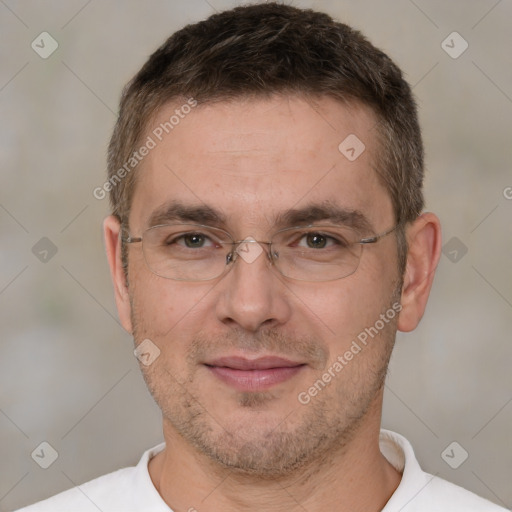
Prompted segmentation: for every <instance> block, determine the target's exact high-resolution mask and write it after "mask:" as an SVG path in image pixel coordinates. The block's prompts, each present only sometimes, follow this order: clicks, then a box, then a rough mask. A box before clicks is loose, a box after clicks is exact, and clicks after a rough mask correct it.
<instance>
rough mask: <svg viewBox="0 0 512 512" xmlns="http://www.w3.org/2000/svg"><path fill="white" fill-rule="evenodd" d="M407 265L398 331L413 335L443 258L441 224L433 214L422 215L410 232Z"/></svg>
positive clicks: (408, 232)
mask: <svg viewBox="0 0 512 512" xmlns="http://www.w3.org/2000/svg"><path fill="white" fill-rule="evenodd" d="M406 236H407V243H408V246H409V249H408V253H407V264H406V268H405V273H404V284H403V287H402V297H401V304H402V310H401V311H400V316H399V317H398V325H397V327H398V330H400V331H403V332H409V331H412V330H414V329H415V328H416V327H417V325H418V324H419V322H420V320H421V318H422V317H423V313H424V312H425V308H426V306H427V300H428V296H429V294H430V289H431V288H432V282H433V281H434V274H435V270H436V267H437V264H438V263H439V258H440V256H441V223H440V222H439V219H438V218H437V216H436V215H434V214H433V213H424V214H422V215H420V216H419V217H418V218H417V219H416V220H415V221H414V222H413V223H412V224H411V225H410V226H409V227H408V229H407V232H406Z"/></svg>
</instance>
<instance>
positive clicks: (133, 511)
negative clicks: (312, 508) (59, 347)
mask: <svg viewBox="0 0 512 512" xmlns="http://www.w3.org/2000/svg"><path fill="white" fill-rule="evenodd" d="M164 446H165V444H164V443H162V444H160V445H158V446H156V447H154V448H152V449H150V450H148V451H146V452H145V453H144V455H143V456H142V458H141V459H140V462H139V463H138V464H137V466H135V467H129V468H124V469H120V470H118V471H115V472H114V473H110V474H108V475H105V476H102V477H99V478H96V479H95V480H91V481H90V482H88V483H86V484H83V485H80V486H78V487H74V488H72V489H69V490H68V491H65V492H62V493H60V494H57V495H56V496H54V497H52V498H49V499H47V500H44V501H41V502H39V503H36V504H35V505H31V506H29V507H25V508H23V509H20V510H19V511H18V512H98V510H101V511H102V512H172V510H171V509H170V508H169V507H168V506H167V505H166V504H165V502H164V501H163V500H162V498H161V497H160V495H159V494H158V491H157V490H156V489H155V486H154V485H153V483H152V481H151V478H150V476H149V471H148V462H149V461H150V459H151V458H152V457H153V456H154V455H156V454H157V453H158V452H160V451H162V450H163V449H164ZM380 450H381V452H382V454H383V455H384V456H385V457H386V459H387V460H388V461H389V462H390V463H391V464H392V465H393V466H394V467H395V468H396V469H397V470H398V471H399V472H400V473H402V480H401V482H400V485H399V486H398V488H397V489H396V491H395V492H394V494H393V496H391V498H390V500H389V501H388V503H387V504H386V506H385V507H384V508H383V509H382V512H477V511H478V512H500V511H501V512H505V510H506V509H504V508H502V507H499V506H497V505H494V504H493V503H491V502H490V501H487V500H484V499H483V498H480V497H478V496H477V495H476V494H473V493H471V492H469V491H466V490H465V489H463V488H462V487H458V486H456V485H454V484H451V483H449V482H447V481H446V480H442V479H441V478H438V477H436V476H433V475H430V474H428V473H425V472H424V471H422V470H421V468H420V466H419V464H418V461H417V460H416V457H415V455H414V451H413V449H412V446H411V444H410V443H409V441H407V439H405V438H404V437H402V436H401V435H399V434H396V433H394V432H390V431H389V430H381V433H380Z"/></svg>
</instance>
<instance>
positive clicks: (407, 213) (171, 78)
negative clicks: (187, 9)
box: [108, 2, 424, 271]
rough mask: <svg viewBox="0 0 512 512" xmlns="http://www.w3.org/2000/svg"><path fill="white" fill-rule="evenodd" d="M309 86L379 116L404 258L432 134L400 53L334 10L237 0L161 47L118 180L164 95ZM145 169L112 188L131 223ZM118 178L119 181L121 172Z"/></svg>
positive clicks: (115, 147) (120, 131)
mask: <svg viewBox="0 0 512 512" xmlns="http://www.w3.org/2000/svg"><path fill="white" fill-rule="evenodd" d="M272 94H300V95H305V96H310V97H319V96H329V97H332V98H335V99H337V100H340V101H342V102H350V101H354V102H360V103H362V104H364V105H366V106H368V107H370V108H371V109H372V111H373V112H374V113H375V115H376V117H377V119H378V130H377V133H378V135H379V137H378V139H379V143H380V153H379V158H378V159H377V160H378V163H379V165H378V169H377V172H378V174H379V176H380V179H381V180H382V183H383V185H384V186H385V187H386V189H387V190H388V191H389V194H390V196H391V199H392V203H393V208H394V214H395V217H396V222H397V223H398V224H400V226H401V228H400V229H399V230H398V239H399V244H398V251H399V265H400V269H401V271H403V270H404V268H405V261H406V256H407V245H406V242H405V236H404V232H403V228H402V226H403V225H404V224H405V223H406V222H409V221H412V220H414V219H416V218H417V216H418V215H419V214H420V213H421V210H422V209H423V205H424V199H423V192H422V186H423V144H422V140H421V132H420V128H419V124H418V119H417V112H416V104H415V101H414V98H413V96H412V92H411V88H410V87H409V85H408V84H407V82H406V81H405V80H404V79H403V77H402V73H401V71H400V69H399V68H398V67H397V66H396V65H395V64H394V63H393V62H392V61H391V59H390V58H389V57H388V56H387V55H386V54H384V53H383V52H382V51H380V50H379V49H377V48H375V47H374V46H373V45H372V44H371V43H370V42H369V41H368V40H367V39H366V38H365V37H363V36H362V35H361V33H360V32H358V31H356V30H354V29H352V28H351V27H349V26H347V25H345V24H343V23H339V22H336V21H334V20H333V19H332V18H331V17H330V16H329V15H327V14H325V13H321V12H316V11H313V10H310V9H299V8H296V7H291V6H288V5H282V4H278V3H275V2H269V3H267V4H257V5H249V6H244V7H236V8H234V9H232V10H228V11H224V12H221V13H218V14H214V15H212V16H210V17H209V18H208V19H206V20H204V21H201V22H199V23H195V24H191V25H187V26H186V27H184V28H183V29H181V30H179V31H178V32H176V33H174V34H173V35H172V36H171V37H169V39H167V41H166V42H165V43H164V44H163V45H162V46H161V47H160V48H159V49H158V50H157V51H155V52H154V53H153V55H151V57H150V58H149V59H148V61H147V62H146V63H145V64H144V66H143V67H142V69H141V70H140V71H139V72H138V73H137V75H136V76H135V77H134V78H133V79H132V80H131V81H130V82H129V83H128V84H127V86H126V87H125V89H124V91H123V94H122V98H121V102H120V111H119V117H118V120H117V123H116V125H115V128H114V133H113V135H112V138H111V141H110V145H109V151H108V177H109V180H113V179H115V178H116V177H117V178H118V177H119V175H117V176H116V173H117V172H118V170H119V169H121V168H122V167H123V165H125V164H126V162H127V161H128V160H129V159H130V157H131V155H133V153H134V151H136V149H137V147H138V145H140V143H141V140H142V138H143V137H144V136H145V134H146V132H147V130H148V124H149V122H150V120H151V119H152V117H153V116H154V115H155V113H156V112H157V111H158V109H160V108H161V107H162V106H164V104H166V103H168V102H169V101H171V100H178V99H180V98H182V99H184V100H185V101H186V100H187V98H188V99H190V98H191V97H192V98H194V100H195V101H197V102H198V103H199V104H201V103H207V102H213V101H222V100H230V99H234V98H237V97H246V96H256V97H258V96H270V95H272ZM136 176H137V173H136V172H131V173H128V174H126V177H125V178H124V179H122V180H118V181H117V182H116V183H115V184H114V186H112V188H111V190H110V201H111V206H112V213H113V214H114V215H116V216H117V217H118V218H119V219H120V221H121V222H122V223H123V224H124V225H127V223H128V216H129V212H130V206H131V201H132V197H133V193H134V188H135V183H136ZM111 183H112V181H111Z"/></svg>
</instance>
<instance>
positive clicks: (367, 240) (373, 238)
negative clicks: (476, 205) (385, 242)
mask: <svg viewBox="0 0 512 512" xmlns="http://www.w3.org/2000/svg"><path fill="white" fill-rule="evenodd" d="M398 226H400V224H397V225H396V226H393V227H392V228H390V229H388V230H387V231H384V233H380V234H378V235H374V236H370V237H368V238H362V239H361V240H359V243H360V244H374V243H375V242H378V241H379V240H380V239H381V238H384V237H385V236H387V235H389V234H390V233H393V231H395V230H396V229H397V228H398Z"/></svg>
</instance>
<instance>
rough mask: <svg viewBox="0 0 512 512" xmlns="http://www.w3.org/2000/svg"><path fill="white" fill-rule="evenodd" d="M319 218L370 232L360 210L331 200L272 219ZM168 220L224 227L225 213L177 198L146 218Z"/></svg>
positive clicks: (154, 222) (281, 224)
mask: <svg viewBox="0 0 512 512" xmlns="http://www.w3.org/2000/svg"><path fill="white" fill-rule="evenodd" d="M319 221H326V222H329V223H333V224H342V225H344V226H349V227H351V228H353V229H356V230H357V231H359V232H360V233H361V234H362V233H373V231H374V229H373V225H372V223H371V222H370V220H369V219H368V218H367V217H366V215H364V214H363V213H362V212H361V211H359V210H356V209H351V208H342V207H340V206H338V205H336V204H335V203H333V202H331V201H323V202H321V203H311V204H308V205H305V206H304V207H302V208H291V209H289V210H286V211H284V212H280V213H278V214H277V215H276V216H275V218H274V219H273V223H274V225H275V226H277V229H284V228H288V227H293V226H303V225H308V224H313V223H315V222H319ZM170 222H190V223H193V224H205V225H210V226H213V227H215V226H217V227H223V228H225V227H226V225H227V223H228V222H227V217H226V215H225V214H224V213H222V212H221V211H219V210H217V209H215V208H212V207H210V206H208V205H206V204H203V205H188V204H185V203H182V202H180V201H171V202H168V203H165V204H163V205H161V206H159V207H158V208H157V209H156V210H155V211H154V212H153V213H151V215H150V216H149V219H148V227H153V226H158V225H161V224H168V223H170Z"/></svg>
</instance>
